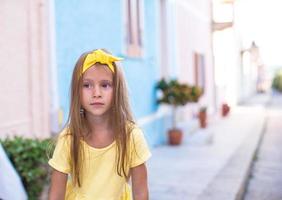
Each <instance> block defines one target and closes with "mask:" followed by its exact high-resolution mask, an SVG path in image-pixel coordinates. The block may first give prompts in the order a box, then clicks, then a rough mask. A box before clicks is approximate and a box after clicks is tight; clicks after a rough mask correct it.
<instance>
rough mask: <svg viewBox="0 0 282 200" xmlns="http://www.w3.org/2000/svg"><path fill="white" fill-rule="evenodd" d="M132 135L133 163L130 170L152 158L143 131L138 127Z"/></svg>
mask: <svg viewBox="0 0 282 200" xmlns="http://www.w3.org/2000/svg"><path fill="white" fill-rule="evenodd" d="M131 133H132V135H131V145H130V151H131V163H130V168H132V167H136V166H138V165H141V164H143V163H145V162H146V161H147V160H148V159H149V158H150V157H151V155H152V154H151V152H150V150H149V147H148V144H147V142H146V139H145V137H144V134H143V132H142V130H141V129H140V128H138V127H135V128H133V130H132V132H131Z"/></svg>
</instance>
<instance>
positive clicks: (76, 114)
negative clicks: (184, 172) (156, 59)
mask: <svg viewBox="0 0 282 200" xmlns="http://www.w3.org/2000/svg"><path fill="white" fill-rule="evenodd" d="M120 60H121V58H118V57H115V56H113V55H111V54H109V53H108V52H107V51H106V50H102V49H98V50H95V51H92V52H87V53H84V54H83V55H82V56H81V57H80V58H79V59H78V61H77V63H76V65H75V68H74V71H73V75H72V83H71V104H70V105H71V106H70V114H69V120H68V124H67V126H66V127H65V128H64V130H63V131H62V132H61V133H60V134H59V137H58V141H57V144H56V148H55V151H54V153H53V156H52V158H51V159H50V160H49V165H50V166H51V167H52V168H53V172H52V177H51V187H50V192H49V200H57V199H66V200H131V199H132V197H133V199H134V200H139V199H142V200H143V199H146V200H147V199H148V187H147V170H146V165H145V162H146V161H147V160H148V159H149V157H150V156H151V153H150V151H149V149H148V146H147V143H146V141H145V138H144V136H143V133H142V131H141V130H140V129H139V128H138V127H137V126H136V124H135V123H134V121H133V119H132V115H131V111H130V108H129V104H128V97H127V91H126V85H125V80H124V78H123V76H122V73H121V70H120V69H119V67H117V65H116V63H115V62H116V61H120ZM130 178H131V184H132V192H131V187H130V186H129V184H128V182H129V179H130Z"/></svg>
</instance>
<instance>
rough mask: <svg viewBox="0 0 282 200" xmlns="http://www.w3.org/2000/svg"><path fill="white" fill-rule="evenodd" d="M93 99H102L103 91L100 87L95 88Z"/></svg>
mask: <svg viewBox="0 0 282 200" xmlns="http://www.w3.org/2000/svg"><path fill="white" fill-rule="evenodd" d="M92 97H94V98H97V97H101V91H100V88H99V87H94V90H93V91H92Z"/></svg>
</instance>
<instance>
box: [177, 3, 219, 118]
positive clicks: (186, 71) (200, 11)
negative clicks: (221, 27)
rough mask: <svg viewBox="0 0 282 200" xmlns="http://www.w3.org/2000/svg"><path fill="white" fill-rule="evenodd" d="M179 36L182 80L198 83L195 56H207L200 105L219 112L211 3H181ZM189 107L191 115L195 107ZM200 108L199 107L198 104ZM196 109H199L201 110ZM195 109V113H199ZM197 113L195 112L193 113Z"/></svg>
mask: <svg viewBox="0 0 282 200" xmlns="http://www.w3.org/2000/svg"><path fill="white" fill-rule="evenodd" d="M175 4H176V34H177V37H176V38H177V51H178V54H177V55H178V57H177V60H178V63H179V67H180V70H179V74H178V77H179V79H180V81H182V82H187V83H189V84H195V81H196V80H195V66H194V62H195V61H194V53H200V54H201V55H203V56H204V62H205V64H204V69H205V73H204V76H205V93H204V95H203V97H202V98H201V100H200V102H199V104H200V105H204V106H207V107H208V111H209V112H210V113H213V112H214V111H215V96H214V95H215V91H214V68H213V58H212V46H211V45H212V43H211V41H212V38H211V37H212V34H211V2H210V0H199V1H193V0H177V1H175ZM189 106H190V105H189V104H188V105H187V107H188V108H187V109H186V110H188V112H189V110H190V111H191V110H192V111H193V109H191V106H190V107H189ZM198 106H199V105H198ZM198 106H196V107H198ZM197 109H198V108H196V110H195V109H194V112H197ZM192 114H193V113H192Z"/></svg>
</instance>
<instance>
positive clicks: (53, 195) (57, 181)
mask: <svg viewBox="0 0 282 200" xmlns="http://www.w3.org/2000/svg"><path fill="white" fill-rule="evenodd" d="M67 179H68V175H67V174H65V173H62V172H59V171H57V170H55V169H53V172H52V177H51V186H50V190H49V200H64V199H65V192H66V183H67Z"/></svg>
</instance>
